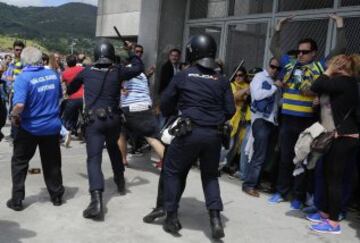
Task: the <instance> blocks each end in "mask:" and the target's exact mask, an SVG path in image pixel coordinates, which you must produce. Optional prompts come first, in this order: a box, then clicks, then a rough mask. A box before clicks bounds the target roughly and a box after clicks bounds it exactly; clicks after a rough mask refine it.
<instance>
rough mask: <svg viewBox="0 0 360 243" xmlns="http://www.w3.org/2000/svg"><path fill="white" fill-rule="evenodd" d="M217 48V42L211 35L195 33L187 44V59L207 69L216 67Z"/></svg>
mask: <svg viewBox="0 0 360 243" xmlns="http://www.w3.org/2000/svg"><path fill="white" fill-rule="evenodd" d="M216 50H217V45H216V42H215V40H214V38H212V37H211V36H210V35H206V34H200V35H195V36H193V37H192V38H191V39H190V41H189V42H188V44H187V45H186V61H187V62H189V63H196V64H198V65H200V66H202V67H204V68H207V69H216V68H217V65H216V62H215V56H216Z"/></svg>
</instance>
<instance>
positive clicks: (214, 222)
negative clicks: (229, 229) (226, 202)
mask: <svg viewBox="0 0 360 243" xmlns="http://www.w3.org/2000/svg"><path fill="white" fill-rule="evenodd" d="M209 215H210V225H211V233H212V237H213V238H214V239H221V238H223V237H224V236H225V233H224V229H223V226H222V223H221V218H220V211H219V210H210V211H209Z"/></svg>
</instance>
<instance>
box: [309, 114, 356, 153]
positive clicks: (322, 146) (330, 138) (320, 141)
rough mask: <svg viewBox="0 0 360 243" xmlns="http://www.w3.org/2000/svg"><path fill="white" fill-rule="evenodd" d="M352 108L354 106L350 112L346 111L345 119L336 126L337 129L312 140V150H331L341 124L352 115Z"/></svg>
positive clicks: (318, 151) (325, 151)
mask: <svg viewBox="0 0 360 243" xmlns="http://www.w3.org/2000/svg"><path fill="white" fill-rule="evenodd" d="M352 110H353V108H351V109H350V110H349V111H348V113H346V115H345V116H344V119H343V120H342V121H341V123H340V124H339V125H338V126H336V128H335V130H333V131H330V132H323V133H321V134H320V135H319V136H317V137H316V138H315V139H314V140H313V141H312V142H311V144H310V148H311V151H312V152H317V153H321V154H326V153H327V152H329V150H330V148H331V145H332V144H333V142H334V140H335V138H336V130H337V129H339V127H340V126H341V124H342V123H343V122H344V121H345V120H346V119H347V118H348V117H349V116H350V113H351V111H352Z"/></svg>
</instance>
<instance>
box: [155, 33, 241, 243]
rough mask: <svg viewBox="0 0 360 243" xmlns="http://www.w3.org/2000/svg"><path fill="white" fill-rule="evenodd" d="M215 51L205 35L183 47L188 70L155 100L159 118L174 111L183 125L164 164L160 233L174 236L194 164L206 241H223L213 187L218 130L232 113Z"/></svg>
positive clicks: (227, 85) (216, 185) (219, 203)
mask: <svg viewBox="0 0 360 243" xmlns="http://www.w3.org/2000/svg"><path fill="white" fill-rule="evenodd" d="M216 50H217V46H216V43H215V41H214V39H213V38H212V37H211V36H208V35H197V36H194V37H193V38H191V39H190V41H189V43H188V44H187V46H186V58H187V61H188V62H189V63H191V67H190V68H188V69H186V70H185V71H183V72H180V73H178V74H176V75H175V76H174V78H173V80H172V81H171V82H170V84H169V86H168V87H167V89H166V90H165V91H164V93H163V95H162V97H161V104H160V108H161V111H162V112H163V114H164V115H165V116H170V115H173V114H174V113H176V112H178V111H180V113H181V117H182V119H183V120H184V121H185V122H184V123H183V126H185V128H182V127H180V128H179V129H177V130H178V131H180V133H179V134H177V133H175V136H176V137H175V139H174V140H173V141H172V143H171V144H170V146H169V148H168V150H167V154H166V156H165V165H164V180H165V183H164V187H165V188H164V205H165V210H166V213H167V216H166V219H165V221H164V225H163V228H164V230H165V231H167V232H169V233H171V234H178V231H179V230H180V229H181V224H180V222H179V219H178V217H177V210H178V203H179V200H180V197H181V192H182V184H183V182H182V180H183V178H184V176H183V175H185V174H186V173H187V172H188V170H189V169H190V168H191V163H192V162H193V161H195V160H196V159H197V158H199V160H200V170H201V180H202V185H203V191H204V194H205V201H206V206H207V209H208V210H209V215H210V224H211V230H212V237H213V238H215V239H219V238H222V237H224V236H225V234H224V230H223V226H222V223H221V219H220V211H222V209H223V205H222V201H221V197H220V188H219V183H218V165H219V159H220V149H221V144H222V137H223V136H222V128H223V125H224V123H225V121H227V120H229V119H230V118H231V117H232V116H233V114H234V113H235V104H234V97H233V95H232V92H231V89H230V83H229V81H228V80H226V79H225V78H223V77H222V75H221V74H219V73H217V72H216V71H215V69H216V68H217V65H216V63H215V55H216Z"/></svg>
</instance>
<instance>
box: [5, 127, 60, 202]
mask: <svg viewBox="0 0 360 243" xmlns="http://www.w3.org/2000/svg"><path fill="white" fill-rule="evenodd" d="M37 146H39V151H40V158H41V165H42V169H43V174H44V180H45V184H46V187H47V189H48V192H49V194H50V197H51V199H53V198H56V197H61V196H62V195H63V194H64V187H63V181H62V174H61V152H60V144H59V134H56V135H46V136H35V135H33V134H31V133H29V132H27V131H25V130H24V129H22V128H19V129H18V132H17V134H16V137H15V139H14V152H13V157H12V159H11V175H12V183H13V189H12V198H13V199H20V200H23V199H24V197H25V179H26V175H27V171H28V168H29V161H30V160H31V158H32V157H33V156H34V154H35V151H36V148H37Z"/></svg>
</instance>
